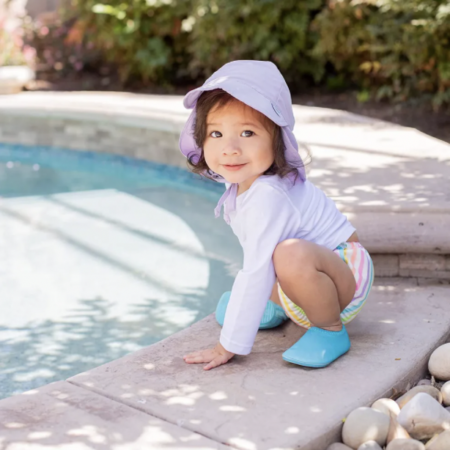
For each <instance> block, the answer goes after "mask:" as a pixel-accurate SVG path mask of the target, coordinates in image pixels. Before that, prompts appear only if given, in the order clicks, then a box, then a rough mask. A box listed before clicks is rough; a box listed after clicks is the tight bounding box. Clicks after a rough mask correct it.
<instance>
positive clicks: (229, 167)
mask: <svg viewBox="0 0 450 450" xmlns="http://www.w3.org/2000/svg"><path fill="white" fill-rule="evenodd" d="M245 164H246V163H244V164H222V165H223V167H225V169H227V170H239V169H240V168H241V167H244V166H245Z"/></svg>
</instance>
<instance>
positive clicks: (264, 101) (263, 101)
mask: <svg viewBox="0 0 450 450" xmlns="http://www.w3.org/2000/svg"><path fill="white" fill-rule="evenodd" d="M213 89H223V90H224V91H226V92H228V93H229V94H230V95H232V96H233V97H234V98H236V99H237V100H239V101H241V102H242V103H245V104H246V105H248V106H250V107H251V108H253V109H256V110H257V111H259V112H260V113H262V114H264V115H265V116H266V117H268V118H269V119H270V120H272V121H273V122H274V123H276V124H277V125H279V126H280V127H286V126H288V123H287V122H286V120H285V119H284V117H283V116H282V115H281V113H279V111H278V110H277V107H276V106H275V105H274V104H273V103H272V102H271V101H270V100H269V99H268V98H267V97H265V96H264V94H263V93H261V92H259V91H257V90H256V89H255V88H253V87H251V86H249V85H247V84H246V83H243V82H240V83H239V84H237V83H236V81H235V80H233V79H232V78H229V77H227V76H224V77H220V78H217V79H214V80H212V81H211V82H209V83H207V84H205V85H203V86H201V87H199V88H197V89H194V90H192V91H190V92H188V93H187V94H186V96H185V97H184V100H183V104H184V106H185V108H188V109H191V108H194V107H195V104H196V103H197V100H198V98H199V97H200V95H201V94H202V93H203V92H205V91H212V90H213Z"/></svg>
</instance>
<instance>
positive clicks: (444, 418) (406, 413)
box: [397, 392, 450, 440]
mask: <svg viewBox="0 0 450 450" xmlns="http://www.w3.org/2000/svg"><path fill="white" fill-rule="evenodd" d="M397 420H398V423H399V424H400V425H401V426H402V427H403V428H404V429H405V430H406V431H407V432H408V433H409V434H410V435H411V437H412V438H414V439H418V440H423V439H430V438H431V437H433V435H435V434H436V433H441V432H442V431H445V430H447V429H449V428H450V413H449V412H448V411H447V410H446V409H445V408H444V407H443V406H441V405H440V404H439V402H438V401H436V400H435V399H434V398H433V397H431V396H430V395H428V394H425V393H424V392H419V393H418V394H416V395H415V396H414V397H413V398H412V399H411V400H410V401H409V402H408V403H407V404H406V405H405V406H404V407H403V408H402V410H401V411H400V414H399V415H398V418H397Z"/></svg>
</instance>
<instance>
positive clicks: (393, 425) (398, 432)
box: [386, 414, 411, 444]
mask: <svg viewBox="0 0 450 450" xmlns="http://www.w3.org/2000/svg"><path fill="white" fill-rule="evenodd" d="M409 438H411V436H410V435H409V434H408V432H407V431H406V430H405V429H404V428H403V427H402V426H401V425H400V424H399V423H398V421H397V417H396V416H394V415H393V414H391V421H390V424H389V431H388V435H387V439H386V443H387V444H389V442H391V441H393V440H394V439H409Z"/></svg>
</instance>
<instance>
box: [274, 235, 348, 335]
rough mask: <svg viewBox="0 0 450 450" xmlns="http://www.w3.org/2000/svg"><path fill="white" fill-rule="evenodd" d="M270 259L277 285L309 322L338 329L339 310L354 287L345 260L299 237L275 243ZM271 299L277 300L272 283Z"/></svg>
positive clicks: (343, 307) (330, 328) (340, 325)
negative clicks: (271, 259) (276, 244)
mask: <svg viewBox="0 0 450 450" xmlns="http://www.w3.org/2000/svg"><path fill="white" fill-rule="evenodd" d="M273 261H274V265H275V272H276V273H277V277H278V281H279V282H280V285H281V288H282V289H283V291H284V292H285V293H286V295H287V296H288V297H289V298H290V299H291V300H292V301H293V302H294V303H295V304H296V305H298V306H300V307H301V308H302V309H303V310H304V311H305V314H306V315H307V316H308V319H309V320H310V322H311V324H313V325H314V326H316V327H319V328H323V329H326V330H330V331H339V330H341V329H342V323H341V319H340V313H341V311H343V310H344V309H345V308H346V307H347V305H348V304H349V303H350V302H351V300H352V299H353V296H354V294H355V289H356V283H355V278H354V276H353V273H352V271H351V270H350V268H349V267H348V266H347V264H345V262H344V261H342V259H341V258H340V257H339V256H338V255H336V254H335V253H334V252H332V251H331V250H329V249H327V248H325V247H323V246H320V245H317V244H314V243H312V242H308V241H304V240H302V239H288V240H286V241H283V242H281V243H280V244H278V246H277V247H276V249H275V252H274V254H273ZM271 300H272V301H275V303H278V304H279V298H278V292H277V291H276V285H275V286H274V288H273V290H272V295H271Z"/></svg>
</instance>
